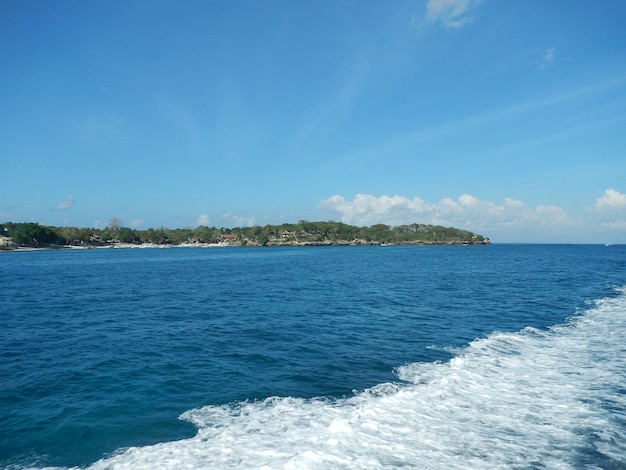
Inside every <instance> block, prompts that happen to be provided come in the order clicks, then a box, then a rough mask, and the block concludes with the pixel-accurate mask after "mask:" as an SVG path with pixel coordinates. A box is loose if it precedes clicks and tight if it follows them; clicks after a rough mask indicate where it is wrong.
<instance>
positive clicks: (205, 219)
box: [196, 214, 211, 226]
mask: <svg viewBox="0 0 626 470" xmlns="http://www.w3.org/2000/svg"><path fill="white" fill-rule="evenodd" d="M210 223H211V220H210V219H209V215H208V214H200V215H199V216H198V220H196V225H197V226H200V225H206V226H208V225H209V224H210Z"/></svg>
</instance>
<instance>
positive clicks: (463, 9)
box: [426, 0, 480, 29]
mask: <svg viewBox="0 0 626 470" xmlns="http://www.w3.org/2000/svg"><path fill="white" fill-rule="evenodd" d="M479 3H480V0H428V2H427V3H426V21H427V22H428V23H437V24H440V25H441V26H443V27H444V28H446V29H455V28H460V27H462V26H465V25H467V24H469V23H471V22H472V21H473V17H472V15H471V14H470V12H471V11H472V10H473V9H474V8H476V6H477V5H478V4H479Z"/></svg>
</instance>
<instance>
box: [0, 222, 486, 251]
mask: <svg viewBox="0 0 626 470" xmlns="http://www.w3.org/2000/svg"><path fill="white" fill-rule="evenodd" d="M490 243H491V242H490V241H489V238H487V237H484V236H482V235H478V234H475V233H472V232H469V231H467V230H461V229H457V228H453V227H441V226H439V225H424V224H410V225H400V226H396V227H392V226H390V225H384V224H376V225H372V226H369V227H357V226H353V225H348V224H344V223H342V222H332V221H331V222H307V221H300V222H298V223H296V224H282V225H265V226H262V227H261V226H252V227H235V228H215V227H207V226H199V227H196V228H177V229H168V228H158V229H153V228H149V229H147V230H137V229H132V228H128V227H123V226H121V221H119V220H118V219H112V220H111V221H110V222H109V225H108V226H107V227H106V228H103V229H100V228H77V227H54V226H46V225H40V224H38V223H32V222H25V223H14V222H5V223H0V251H14V250H33V249H55V248H74V249H79V248H82V249H90V248H149V247H164V248H167V247H173V246H181V247H214V246H358V245H489V244H490Z"/></svg>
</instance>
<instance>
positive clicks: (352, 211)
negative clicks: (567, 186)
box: [319, 194, 572, 231]
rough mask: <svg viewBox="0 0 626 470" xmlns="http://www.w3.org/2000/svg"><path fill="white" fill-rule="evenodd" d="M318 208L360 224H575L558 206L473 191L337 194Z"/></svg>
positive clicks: (471, 227)
mask: <svg viewBox="0 0 626 470" xmlns="http://www.w3.org/2000/svg"><path fill="white" fill-rule="evenodd" d="M319 207H320V209H322V210H327V211H331V212H335V213H338V214H339V215H340V218H341V221H342V222H344V223H347V224H352V225H359V226H361V225H368V226H369V225H373V224H378V223H384V224H388V225H394V226H395V225H403V224H411V223H416V222H418V223H426V224H433V225H444V226H454V227H458V228H465V229H468V230H473V231H494V230H503V231H506V230H510V229H519V228H523V227H543V228H546V227H561V226H568V225H571V223H572V222H571V220H570V218H569V217H568V215H567V212H566V211H565V210H563V209H562V208H560V207H557V206H551V205H538V206H536V207H535V208H531V207H528V206H527V205H526V204H525V203H523V202H522V201H517V200H514V199H510V198H507V199H505V200H504V203H502V204H496V203H494V202H491V201H485V200H481V199H479V198H477V197H475V196H472V195H470V194H463V195H461V196H459V197H458V198H456V199H452V198H444V199H442V200H441V201H440V202H438V203H434V204H428V203H426V202H425V201H424V200H422V199H421V198H419V197H415V198H413V199H410V198H407V197H404V196H392V197H390V196H386V195H385V196H379V197H377V196H372V195H368V194H357V195H356V196H355V197H354V199H353V200H351V201H350V200H346V199H345V198H344V197H343V196H340V195H335V196H332V197H330V198H328V199H325V200H323V201H321V202H320V204H319Z"/></svg>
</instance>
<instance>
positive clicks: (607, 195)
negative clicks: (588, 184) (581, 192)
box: [593, 189, 626, 211]
mask: <svg viewBox="0 0 626 470" xmlns="http://www.w3.org/2000/svg"><path fill="white" fill-rule="evenodd" d="M593 208H594V209H595V210H597V211H603V210H621V209H626V194H622V193H620V192H618V191H615V190H614V189H607V190H605V191H604V194H603V195H602V196H601V197H599V198H598V199H596V203H595V205H594V206H593Z"/></svg>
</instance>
